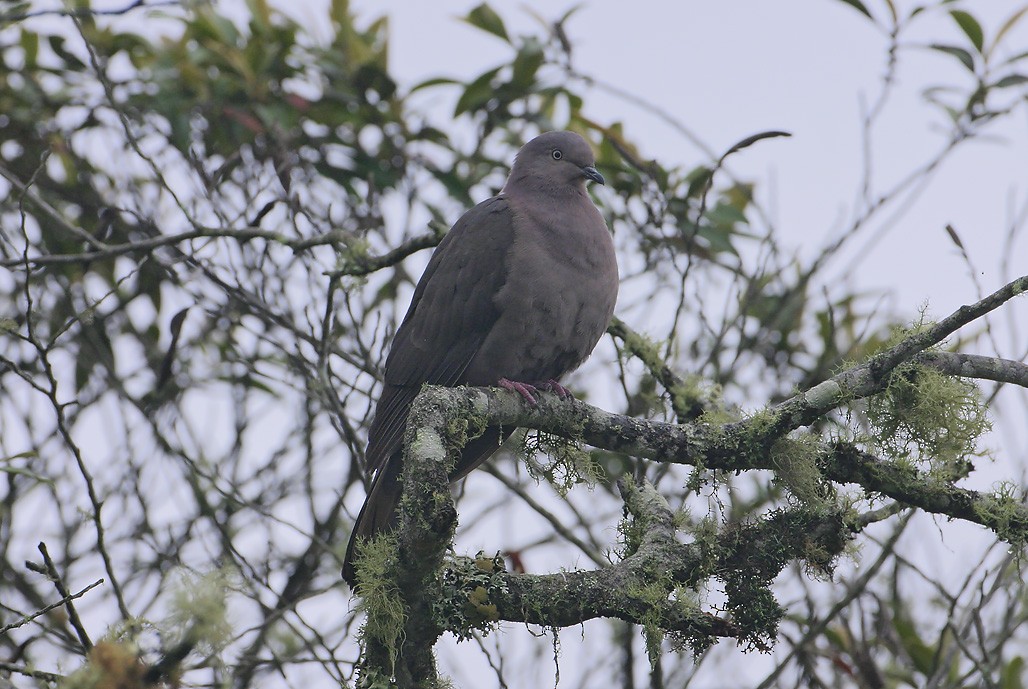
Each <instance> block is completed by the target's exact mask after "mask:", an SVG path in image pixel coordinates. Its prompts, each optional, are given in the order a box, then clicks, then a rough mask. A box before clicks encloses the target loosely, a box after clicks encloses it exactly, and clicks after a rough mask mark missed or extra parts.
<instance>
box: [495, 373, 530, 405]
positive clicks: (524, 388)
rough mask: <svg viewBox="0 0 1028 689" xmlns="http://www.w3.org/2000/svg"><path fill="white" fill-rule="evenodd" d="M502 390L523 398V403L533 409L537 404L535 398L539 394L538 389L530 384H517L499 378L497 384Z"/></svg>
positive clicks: (513, 381) (514, 381)
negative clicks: (526, 403)
mask: <svg viewBox="0 0 1028 689" xmlns="http://www.w3.org/2000/svg"><path fill="white" fill-rule="evenodd" d="M497 385H499V386H500V387H501V388H503V389H504V390H510V391H511V392H516V393H518V394H519V395H521V396H522V397H524V398H525V401H526V402H528V403H529V404H531V405H532V406H533V407H534V406H535V405H537V404H538V402H537V401H536V399H535V396H536V395H537V394H538V393H539V388H537V387H536V386H534V385H532V384H531V383H519V382H517V381H516V380H508V379H506V378H500V380H499V382H498V383H497Z"/></svg>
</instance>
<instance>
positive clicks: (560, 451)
mask: <svg viewBox="0 0 1028 689" xmlns="http://www.w3.org/2000/svg"><path fill="white" fill-rule="evenodd" d="M518 454H519V455H521V456H522V457H524V459H525V467H526V468H527V469H528V473H529V475H530V476H531V477H532V478H534V479H535V480H536V481H543V480H544V481H546V482H547V483H549V484H550V485H551V486H553V487H554V488H555V489H556V490H557V492H558V493H559V494H560V495H561V496H565V495H567V494H568V491H570V490H571V489H572V488H573V487H575V486H576V485H578V484H580V483H586V484H588V485H596V484H597V483H599V482H600V481H601V480H602V479H603V477H604V472H603V467H602V465H601V464H600V463H599V462H597V461H596V460H595V459H594V458H593V456H592V455H591V454H590V453H589V452H586V451H585V450H583V449H582V446H581V445H580V444H579V443H578V442H576V441H574V440H568V439H567V438H563V437H561V436H557V435H551V434H549V433H543V432H542V431H534V430H533V431H528V432H527V433H525V435H524V437H523V439H522V442H521V447H520V448H519V451H518Z"/></svg>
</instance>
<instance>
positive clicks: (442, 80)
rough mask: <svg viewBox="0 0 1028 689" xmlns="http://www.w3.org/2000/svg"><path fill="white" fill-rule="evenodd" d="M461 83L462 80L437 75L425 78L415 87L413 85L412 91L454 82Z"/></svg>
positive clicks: (449, 84)
mask: <svg viewBox="0 0 1028 689" xmlns="http://www.w3.org/2000/svg"><path fill="white" fill-rule="evenodd" d="M459 83H460V82H459V81H457V80H456V79H450V78H448V77H435V78H433V79H426V80H424V81H422V82H418V83H417V84H415V85H414V86H413V87H411V90H410V92H411V93H414V92H415V91H420V90H421V89H427V88H431V87H433V86H452V85H454V84H459Z"/></svg>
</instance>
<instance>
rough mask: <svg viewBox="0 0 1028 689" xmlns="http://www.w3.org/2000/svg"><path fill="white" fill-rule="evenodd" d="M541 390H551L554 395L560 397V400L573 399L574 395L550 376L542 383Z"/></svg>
mask: <svg viewBox="0 0 1028 689" xmlns="http://www.w3.org/2000/svg"><path fill="white" fill-rule="evenodd" d="M543 390H547V391H549V392H552V393H553V394H554V395H556V396H557V397H559V398H561V399H562V400H573V399H575V396H574V395H573V394H571V391H570V390H568V389H567V388H566V387H564V386H563V385H561V384H560V383H558V382H557V381H555V380H554V379H553V378H550V379H549V380H548V381H546V382H545V383H543Z"/></svg>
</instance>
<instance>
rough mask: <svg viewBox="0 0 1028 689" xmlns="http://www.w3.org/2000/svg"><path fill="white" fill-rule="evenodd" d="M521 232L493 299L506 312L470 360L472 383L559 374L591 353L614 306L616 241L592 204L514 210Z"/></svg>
mask: <svg viewBox="0 0 1028 689" xmlns="http://www.w3.org/2000/svg"><path fill="white" fill-rule="evenodd" d="M554 217H557V218H562V219H563V221H562V222H559V223H557V222H553V221H552V218H554ZM514 233H515V234H514V242H513V245H512V248H511V254H510V256H509V258H508V261H507V265H506V267H505V268H506V276H505V279H504V281H503V286H502V288H501V289H500V290H499V291H498V292H497V294H496V296H495V299H494V302H495V304H496V306H497V308H498V310H499V312H500V316H499V318H498V320H497V322H496V324H495V327H493V328H492V330H491V331H490V333H489V335H488V337H487V338H486V340H485V342H483V345H482V347H481V349H480V351H479V353H478V355H477V356H476V357H475V360H474V361H472V364H471V366H469V369H468V371H467V375H468V381H467V382H468V383H471V384H480V385H488V384H494V383H495V382H496V381H497V380H499V379H500V378H508V379H511V380H518V381H523V382H528V383H540V382H544V381H546V380H549V379H557V378H560V377H561V376H563V375H564V374H566V373H568V372H570V371H572V370H574V369H575V368H577V367H578V366H579V365H580V364H581V363H582V362H583V361H584V360H585V359H586V357H588V356H589V354H590V352H592V350H593V347H595V346H596V343H597V342H598V341H599V339H600V337H601V336H602V335H603V333H604V331H605V330H606V328H607V324H608V323H609V321H610V317H611V315H612V313H613V310H614V302H615V301H616V299H617V287H618V272H617V263H616V260H615V256H614V246H613V242H612V241H611V236H610V232H609V231H608V230H607V227H606V224H605V223H604V222H603V219H602V216H600V214H599V212H598V211H597V210H596V208H595V207H594V206H593V205H592V203H591V202H589V203H588V207H582V208H581V209H579V210H576V211H573V212H567V210H566V209H564V211H563V212H550V213H547V212H546V209H543V210H542V212H541V213H539V214H533V216H524V215H515V218H514Z"/></svg>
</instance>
